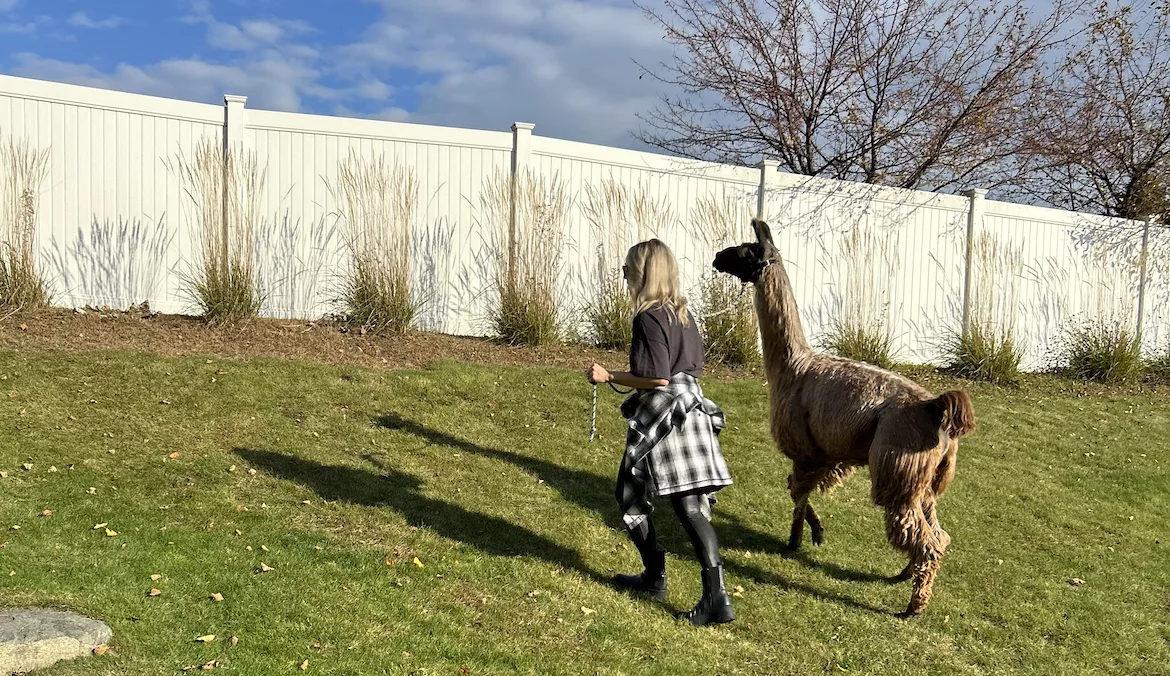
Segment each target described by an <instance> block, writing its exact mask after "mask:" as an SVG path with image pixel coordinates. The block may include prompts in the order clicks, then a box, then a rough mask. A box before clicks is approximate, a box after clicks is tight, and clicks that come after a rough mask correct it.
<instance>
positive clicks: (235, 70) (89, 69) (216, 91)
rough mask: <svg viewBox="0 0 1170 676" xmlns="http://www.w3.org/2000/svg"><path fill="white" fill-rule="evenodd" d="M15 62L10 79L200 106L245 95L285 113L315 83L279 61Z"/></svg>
mask: <svg viewBox="0 0 1170 676" xmlns="http://www.w3.org/2000/svg"><path fill="white" fill-rule="evenodd" d="M16 61H17V65H16V67H15V68H13V69H12V72H13V74H14V75H21V76H25V77H33V78H40V79H45V80H54V81H57V82H69V83H73V84H79V85H85V86H88V87H100V88H102V89H115V90H118V91H127V92H134V93H137V94H150V95H153V96H165V97H168V98H175V99H186V100H193V101H202V102H205V103H221V102H222V101H223V95H224V94H244V95H247V96H248V103H249V105H254V106H255V107H257V108H269V109H273V110H288V111H298V110H300V109H301V92H302V89H303V88H305V87H306V86H308V85H309V84H311V83H313V82H314V81H316V79H317V74H316V73H315V72H314V71H312V70H311V69H306V68H303V67H300V66H298V65H296V64H290V63H287V62H283V61H280V60H260V61H256V62H253V63H250V64H248V67H247V68H243V67H240V66H225V65H219V64H213V63H207V62H205V61H201V60H198V59H175V60H169V61H162V62H159V63H156V64H153V65H150V66H132V65H129V64H119V65H118V66H117V67H116V68H114V70H113V71H112V72H103V71H100V70H98V69H97V68H94V67H93V66H89V65H84V64H76V63H67V62H64V61H57V60H53V59H45V58H42V57H40V56H37V55H35V54H27V53H26V54H17V55H16Z"/></svg>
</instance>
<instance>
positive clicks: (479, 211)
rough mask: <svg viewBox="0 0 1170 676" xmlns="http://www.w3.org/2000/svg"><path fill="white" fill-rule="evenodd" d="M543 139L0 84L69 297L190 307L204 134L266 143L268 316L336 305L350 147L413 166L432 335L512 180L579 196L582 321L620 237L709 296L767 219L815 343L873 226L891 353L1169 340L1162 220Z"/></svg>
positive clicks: (261, 149)
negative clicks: (487, 198)
mask: <svg viewBox="0 0 1170 676" xmlns="http://www.w3.org/2000/svg"><path fill="white" fill-rule="evenodd" d="M532 132H533V127H532V125H527V124H520V123H517V124H516V125H515V126H514V127H513V129H512V131H511V133H508V132H490V131H477V130H468V129H453V128H446V127H433V126H425V125H416V124H403V123H392V122H382V121H374V120H361V119H348V118H339V117H328V116H317V115H303V114H294V113H279V112H270V111H262V110H249V109H247V107H246V101H245V99H244V98H243V97H235V96H228V97H225V104H224V105H223V106H212V105H205V104H198V103H189V102H183V101H172V100H166V99H159V98H153V97H147V96H139V95H135V94H125V93H118V92H112V91H106V90H99V89H90V88H85V87H78V86H73V85H65V84H57V83H50V82H43V81H37V80H27V79H21V78H14V77H9V76H0V142H5V143H6V142H7V141H8V139H9V138H15V139H27V140H29V141H30V142H31V143H32V144H33V145H34V146H35V147H37V148H39V149H42V150H46V149H47V150H48V151H49V153H50V175H49V179H48V180H47V181H46V184H45V185H44V186H42V193H41V203H40V204H41V206H40V210H39V213H38V220H37V223H38V231H37V243H38V247H39V253H40V263H41V266H42V270H43V272H44V273H45V277H46V278H47V279H48V280H49V282H50V284H51V287H52V291H53V298H54V303H55V304H57V305H61V306H66V307H85V306H102V305H110V306H112V307H128V306H130V305H134V304H138V303H141V302H143V301H147V302H149V303H150V306H151V308H152V309H155V310H159V311H162V312H167V313H183V312H191V311H193V310H194V307H193V304H192V301H191V296H190V293H189V292H188V291H187V284H186V280H188V279H190V277H191V273H192V269H193V268H192V265H193V264H194V263H195V261H196V260H197V253H198V251H199V248H198V247H199V242H198V232H197V230H198V229H197V227H196V225H197V224H196V223H194V222H193V215H192V210H191V208H190V201H189V200H188V199H187V197H186V195H185V193H184V186H183V184H182V182H181V180H180V178H179V177H178V176H177V175H176V174H175V173H174V172H173V171H172V170H171V169H169V168H168V165H169V164H172V163H173V161H174V159H175V158H176V157H177V156H178V154H179V153H180V152H181V153H183V154H184V155H185V156H187V157H190V156H191V155H192V154H193V153H194V151H195V148H196V147H197V145H198V144H199V143H200V142H201V141H203V140H204V139H208V138H210V139H212V140H214V141H215V142H216V143H222V144H224V145H225V146H226V147H230V148H232V149H233V150H235V151H243V152H251V153H255V155H256V157H257V158H258V160H259V163H260V166H261V167H264V168H265V169H266V188H265V190H264V193H263V195H262V197H261V208H260V213H261V214H262V222H261V225H260V227H259V230H258V232H257V235H256V237H257V240H258V241H257V247H256V249H257V252H258V261H257V263H258V267H259V270H260V272H261V279H262V284H263V290H264V292H265V298H266V303H265V308H264V314H266V315H267V316H274V317H288V318H307V319H311V318H318V317H320V316H322V315H324V314H327V313H329V312H332V311H335V310H337V309H339V308H338V302H337V298H338V296H339V292H338V291H339V285H340V283H341V280H342V279H343V275H344V272H345V270H346V269H347V265H348V264H349V263H348V257H347V255H346V252H345V247H344V241H343V239H342V235H341V232H340V231H339V228H338V226H337V219H336V216H335V214H336V212H337V208H338V205H337V204H335V203H334V201H333V200H332V198H331V196H330V192H329V190H328V188H327V186H328V185H330V184H332V183H335V182H336V179H337V175H338V163H339V161H341V160H343V159H344V158H346V157H347V156H349V154H350V153H351V152H354V153H356V154H358V155H359V156H361V157H363V158H367V159H372V158H376V157H378V156H379V155H380V156H382V157H384V158H385V159H386V160H387V161H388V162H393V163H396V164H398V165H399V166H403V167H406V168H409V169H410V170H411V171H412V172H413V174H414V176H415V178H416V179H417V181H418V183H419V186H420V190H419V194H420V200H419V202H420V203H419V205H418V209H417V221H416V223H415V224H414V226H415V227H414V232H415V236H414V240H415V241H414V243H413V253H414V255H413V259H412V260H413V265H414V268H413V276H414V284H415V287H416V291H417V293H418V295H419V298H420V299H421V300H423V301H424V305H423V310H422V315H421V318H420V321H419V328H420V329H422V330H426V331H437V332H444V333H452V334H460V335H486V334H487V333H489V332H490V323H489V321H488V309H489V307H490V303H491V301H492V290H493V288H494V287H493V282H492V280H493V279H494V277H493V275H494V274H495V268H494V266H495V262H494V261H495V259H494V258H493V256H492V255H491V249H490V243H491V242H492V241H493V236H494V234H495V230H496V229H497V228H498V224H494V223H492V222H489V219H487V218H486V216H485V214H486V213H487V212H486V208H485V205H484V201H483V199H481V197H482V193H483V192H484V191H485V189H486V186H488V185H489V183H490V182H491V181H492V180H494V179H498V177H501V176H503V177H504V178H505V179H507V177H508V174H509V172H511V174H512V175H513V176H516V175H520V174H522V173H523V174H524V175H529V176H535V177H539V178H543V179H545V180H547V181H552V180H555V181H558V182H559V183H560V184H561V185H563V186H564V187H565V188H566V192H567V194H568V195H569V198H570V199H571V205H570V208H569V209H568V212H567V213H568V216H567V218H566V219H565V221H564V223H563V224H562V225H561V227H563V234H564V246H563V252H562V254H563V255H562V260H561V264H562V267H561V271H560V273H559V278H560V279H561V282H562V285H561V286H562V291H563V293H562V307H563V310H564V311H565V312H566V313H568V314H569V315H570V316H573V317H579V316H580V311H581V309H582V308H584V307H585V306H586V305H587V304H588V303H589V302H590V301H591V299H592V298H593V297H594V295H595V293H596V291H595V289H596V288H597V280H598V275H599V268H601V267H610V268H612V267H615V266H617V265H619V261H618V258H619V257H620V255H621V254H622V253H624V250H622V247H624V246H628V245H629V244H632V243H634V242H636V241H638V240H639V239H644V238H646V237H648V236H657V237H659V238H661V239H663V240H664V241H666V242H667V243H668V244H669V245H670V246H671V248H672V249H673V250H674V251H675V253H676V255H677V256H678V258H679V261H680V265H681V268H682V277H683V284H684V287H685V288H686V289H687V292H688V293H689V294H690V295H691V297H692V299H695V300H697V299H698V282H699V280H700V278H701V276H703V275H706V274H711V267H710V262H711V260H712V258H713V256H714V252H715V251H716V250H717V249H718V248H722V247H723V246H727V245H731V244H736V243H739V242H740V241H745V240H747V239H748V238H749V237H750V228H749V219H750V218H751V217H752V216H756V215H760V216H762V217H764V218H765V219H766V220H768V222H769V223H770V224H771V226H772V228H773V231H774V233H775V234H776V238H777V244H778V245H779V247H780V249H781V251H782V254H783V256H784V260H785V263H786V264H787V265H788V268H789V273H790V275H791V278H792V282H793V285H794V287H795V292H796V296H797V300H798V302H799V304H800V307H801V313H802V318H803V320H804V325H805V329H806V331H807V332H808V333H809V334H810V338H811V339H812V340H813V341H814V342H816V341H817V340H818V338H819V337H821V336H823V335H824V333H825V331H826V329H827V328H828V327H829V326H830V325H831V323H832V321H833V319H834V317H836V316H838V314H839V308H840V307H841V303H842V300H843V298H842V297H843V293H844V292H843V289H845V288H846V287H847V286H848V285H849V280H850V275H857V274H861V273H859V271H858V265H857V264H856V260H855V258H851V257H850V256H849V255H846V254H845V248H844V242H845V241H846V240H847V238H849V237H850V236H853V237H856V236H858V234H859V233H861V234H863V235H864V237H865V238H866V239H865V242H866V243H867V244H866V246H867V247H868V248H869V249H871V250H872V251H871V253H872V254H873V256H872V259H873V261H871V263H870V265H871V266H872V267H873V268H874V269H872V270H870V269H868V268H867V270H868V271H867V272H865V274H866V275H869V276H871V278H872V281H871V282H869V283H867V284H866V285H865V286H866V288H870V289H872V290H873V292H874V294H875V295H874V297H875V298H876V299H877V302H880V303H881V304H882V312H883V315H884V316H885V317H886V318H887V321H888V322H889V326H890V331H891V334H892V336H893V340H894V351H895V353H896V356H897V357H898V358H900V359H905V360H909V361H918V362H931V361H936V360H937V359H938V358H939V356H940V347H941V345H942V341H944V340H945V338H946V336H947V335H951V334H952V332H953V331H955V330H957V329H958V328H959V327H960V326H961V325H962V321H963V316H964V312H965V311H966V312H967V313H968V314H973V315H976V316H982V315H981V314H980V313H989V314H988V315H987V316H988V317H989V318H990V319H992V320H993V321H996V322H1008V323H1011V324H1012V325H1013V326H1014V330H1015V333H1016V335H1017V336H1018V339H1019V341H1020V342H1022V344H1023V345H1024V346H1025V347H1026V357H1025V360H1024V361H1025V366H1026V367H1030V368H1039V367H1044V366H1047V365H1048V364H1050V363H1051V361H1052V356H1051V355H1052V353H1053V352H1054V351H1055V350H1056V349H1057V348H1058V346H1059V340H1060V337H1061V332H1062V330H1063V329H1064V328H1065V327H1067V326H1068V325H1069V322H1070V321H1074V320H1077V319H1083V318H1094V317H1101V316H1106V315H1108V316H1118V317H1123V318H1124V320H1125V321H1126V322H1128V323H1132V324H1133V325H1134V327H1135V329H1136V327H1137V326H1138V324H1139V323H1140V324H1141V326H1142V329H1143V332H1142V333H1143V338H1144V347H1145V349H1146V350H1147V352H1151V353H1153V352H1155V351H1163V350H1165V349H1166V348H1167V347H1168V346H1170V230H1167V229H1165V228H1163V227H1160V226H1158V225H1157V224H1155V225H1154V226H1153V227H1150V225H1149V224H1146V223H1142V222H1133V221H1121V220H1117V219H1107V218H1102V217H1098V216H1091V215H1086V214H1077V213H1072V212H1066V211H1059V210H1054V209H1044V208H1038V207H1032V206H1023V205H1016V204H1009V203H1003V202H994V201H989V200H987V199H985V197H984V194H983V193H982V191H971V192H970V193H968V194H966V195H964V196H956V195H944V194H936V193H928V192H921V191H910V190H898V189H892V188H882V187H875V186H870V185H863V184H856V183H847V182H840V181H831V180H825V179H815V178H809V177H804V176H795V175H790V174H784V173H781V172H779V171H778V170H777V168H776V165H775V164H771V163H764V164H763V165H762V166H761V167H758V168H745V167H733V166H725V165H718V164H712V163H705V162H696V161H690V160H681V159H677V158H672V157H667V156H663V155H657V154H652V153H645V152H637V151H630V150H621V149H615V148H606V147H601V146H595V145H588V144H583V143H575V142H570V141H563V140H557V139H549V138H543V137H540V136H536V135H534V134H533V133H532ZM607 182H608V183H609V184H610V185H611V186H619V187H621V188H622V189H624V190H626V191H628V194H627V197H628V198H629V199H628V202H629V203H633V202H637V203H638V205H639V206H638V207H637V208H633V207H630V208H629V213H628V214H627V215H626V216H624V217H623V218H624V220H623V221H622V222H624V223H626V224H627V226H626V228H625V230H624V231H623V232H621V233H619V236H618V238H617V240H618V241H617V242H616V243H615V241H614V239H613V236H612V235H611V236H610V237H609V239H606V238H605V237H604V236H602V235H601V234H600V233H599V231H598V230H597V228H596V217H597V213H598V205H599V204H600V202H601V201H600V200H599V198H598V195H599V194H601V191H602V188H603V187H604V186H605V185H606V184H607ZM627 207H629V204H627ZM713 209H714V210H716V211H721V213H723V214H726V215H727V217H728V218H731V219H734V221H735V222H736V223H738V224H739V225H738V226H737V227H738V233H737V234H736V235H735V237H733V238H732V239H730V240H728V239H727V238H726V237H718V236H712V235H711V234H710V228H709V227H708V226H709V223H707V222H706V221H707V220H709V219H710V218H711V214H712V213H714V211H713ZM611 216H612V214H611ZM619 220H620V219H619ZM599 247H604V256H605V258H606V259H607V260H606V261H604V263H600V262H599ZM989 252H990V253H989ZM1143 252H1147V255H1145V256H1143ZM993 259H994V260H993ZM1001 259H1002V260H1001ZM989 261H990V262H989ZM1143 261H1144V262H1145V265H1144V266H1143ZM1143 270H1144V272H1143ZM854 282H856V280H854ZM854 286H856V284H854ZM964 308H966V310H964ZM989 308H994V309H989ZM1005 308H1007V309H1006V310H1005ZM700 311H704V308H700ZM1139 312H1140V314H1139Z"/></svg>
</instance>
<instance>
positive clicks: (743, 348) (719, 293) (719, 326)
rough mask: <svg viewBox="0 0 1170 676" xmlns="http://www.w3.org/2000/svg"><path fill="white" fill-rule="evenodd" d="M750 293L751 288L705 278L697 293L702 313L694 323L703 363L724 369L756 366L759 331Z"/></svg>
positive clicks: (710, 277) (757, 361) (733, 281)
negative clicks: (700, 337) (704, 357)
mask: <svg viewBox="0 0 1170 676" xmlns="http://www.w3.org/2000/svg"><path fill="white" fill-rule="evenodd" d="M752 294H753V290H752V289H751V287H748V288H746V289H745V288H743V287H741V285H740V284H739V282H737V281H735V280H733V279H731V278H728V277H725V276H715V275H707V276H706V278H705V280H704V281H703V283H702V287H701V292H700V296H701V299H702V300H701V307H702V308H703V309H704V310H705V313H704V314H703V315H702V316H699V317H697V320H698V323H699V330H700V332H701V333H702V335H703V344H704V347H705V348H706V352H707V361H709V362H711V363H714V364H725V365H727V366H751V365H754V364H757V363H759V361H760V343H759V335H760V331H759V327H758V325H757V323H756V309H755V306H754V305H753V301H752V298H753V296H752ZM692 317H695V314H694V313H692Z"/></svg>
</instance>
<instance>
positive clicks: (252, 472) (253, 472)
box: [248, 469, 256, 476]
mask: <svg viewBox="0 0 1170 676" xmlns="http://www.w3.org/2000/svg"><path fill="white" fill-rule="evenodd" d="M248 474H249V475H251V476H255V475H256V470H255V469H250V470H248Z"/></svg>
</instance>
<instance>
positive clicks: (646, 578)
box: [613, 551, 666, 601]
mask: <svg viewBox="0 0 1170 676" xmlns="http://www.w3.org/2000/svg"><path fill="white" fill-rule="evenodd" d="M642 565H644V566H645V567H646V569H645V570H643V571H642V572H641V573H639V574H637V575H624V574H618V575H614V576H613V584H614V586H615V587H617V588H619V589H623V590H625V591H629V592H634V593H638V594H646V595H647V596H650V597H651V598H653V599H655V600H656V601H665V600H666V552H661V551H655V552H645V553H643V554H642Z"/></svg>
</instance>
